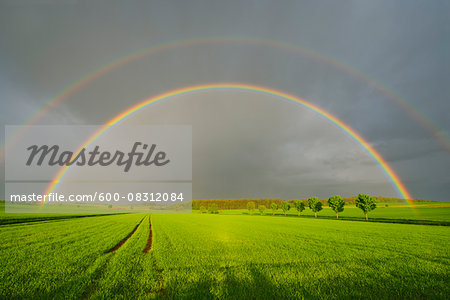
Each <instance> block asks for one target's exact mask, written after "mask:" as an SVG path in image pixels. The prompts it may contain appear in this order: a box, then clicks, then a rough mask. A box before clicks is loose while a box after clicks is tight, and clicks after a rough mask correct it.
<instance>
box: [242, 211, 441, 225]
mask: <svg viewBox="0 0 450 300" xmlns="http://www.w3.org/2000/svg"><path fill="white" fill-rule="evenodd" d="M242 215H248V216H255V217H258V216H259V217H279V218H308V219H326V220H336V221H339V220H343V221H358V222H372V223H394V224H414V225H434V226H450V222H449V221H438V220H417V219H390V218H369V220H367V221H366V219H364V218H362V217H344V216H339V219H336V217H335V216H321V215H319V216H318V217H317V218H315V217H314V216H309V215H300V216H297V215H292V214H288V215H286V216H285V215H281V214H276V215H272V214H264V215H261V214H252V215H250V214H249V213H247V212H243V213H242Z"/></svg>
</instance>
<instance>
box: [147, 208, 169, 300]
mask: <svg viewBox="0 0 450 300" xmlns="http://www.w3.org/2000/svg"><path fill="white" fill-rule="evenodd" d="M148 226H149V231H148V239H147V244H146V245H145V248H144V250H142V253H144V254H147V253H149V252H150V251H152V250H153V229H152V220H151V217H150V216H149V217H148ZM149 255H151V256H152V258H151V259H152V260H153V269H154V270H155V272H156V276H157V281H158V283H159V289H158V290H157V291H150V292H148V293H147V296H155V295H160V296H163V297H164V298H166V297H167V293H166V290H165V289H164V279H163V276H162V273H163V269H162V268H161V267H160V266H159V265H158V263H157V262H156V257H155V255H154V253H150V254H149Z"/></svg>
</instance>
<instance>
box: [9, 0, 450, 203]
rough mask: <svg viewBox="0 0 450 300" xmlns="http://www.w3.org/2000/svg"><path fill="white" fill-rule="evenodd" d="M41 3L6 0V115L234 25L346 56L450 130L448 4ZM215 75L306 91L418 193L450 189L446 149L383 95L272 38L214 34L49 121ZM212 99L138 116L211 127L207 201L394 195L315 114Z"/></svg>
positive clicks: (108, 81) (77, 118) (87, 116)
mask: <svg viewBox="0 0 450 300" xmlns="http://www.w3.org/2000/svg"><path fill="white" fill-rule="evenodd" d="M44 2H45V3H44ZM44 2H42V3H40V4H39V5H31V4H27V3H26V1H21V3H20V5H16V4H12V3H11V1H7V2H2V1H0V6H1V8H0V38H1V43H0V88H1V89H0V93H1V94H0V95H1V98H2V100H1V104H0V111H1V113H0V116H1V121H2V124H3V125H5V124H20V123H22V122H23V121H24V120H26V119H27V117H28V116H29V115H30V114H31V113H32V112H33V111H35V110H36V109H38V108H39V107H40V105H42V104H43V103H44V102H45V101H46V100H48V99H49V98H51V97H52V96H54V95H55V94H56V93H57V92H58V91H60V90H61V89H62V88H63V87H64V86H67V85H68V84H69V83H71V82H73V81H74V80H75V79H77V78H79V77H80V76H82V75H83V74H86V73H87V72H90V71H91V70H93V69H95V68H97V67H98V66H101V65H103V64H105V63H107V62H109V61H111V60H113V59H115V58H117V57H120V56H123V55H125V54H127V53H131V52H132V51H135V50H136V49H140V48H143V47H147V46H150V45H157V44H159V43H161V42H163V41H169V40H177V39H188V38H191V37H202V36H221V35H225V36H249V37H261V38H265V39H274V40H280V41H284V42H287V43H291V44H293V45H299V46H303V47H306V48H310V49H312V50H314V51H317V52H319V53H323V54H325V55H327V56H330V57H332V58H333V59H337V60H339V61H342V62H344V63H346V64H348V65H350V66H353V67H354V68H356V69H358V70H360V71H362V72H363V73H365V74H366V75H368V76H370V77H372V78H374V79H375V80H377V81H379V82H380V83H382V84H383V85H384V86H385V87H386V88H387V89H391V90H392V91H394V92H395V93H396V94H398V95H399V96H401V97H403V98H404V99H406V101H407V102H408V103H409V104H410V105H412V106H413V107H415V108H416V109H417V110H418V111H419V112H421V113H422V114H423V116H425V117H426V118H428V119H429V120H430V121H432V122H433V123H435V124H436V126H437V128H439V129H440V130H441V131H442V133H441V134H447V136H448V134H449V132H450V122H449V120H450V101H448V95H449V94H450V85H449V84H448V78H450V66H449V64H450V59H449V57H448V53H450V38H449V36H450V21H449V19H448V15H449V14H450V8H449V5H448V3H447V2H445V1H429V2H425V1H370V2H369V1H325V2H323V1H321V2H320V3H319V2H318V1H314V2H299V1H292V2H283V4H280V3H275V2H272V1H249V2H246V3H241V2H240V1H239V2H238V1H225V2H224V1H222V2H212V1H147V2H141V3H133V4H130V3H129V2H127V3H122V4H120V5H110V4H108V3H106V2H101V1H99V2H97V1H96V2H95V3H89V2H86V3H84V2H70V3H66V4H67V5H60V4H52V3H51V2H46V1H44ZM15 3H16V2H15ZM211 81H235V82H246V83H253V84H258V85H266V86H270V87H274V88H277V89H279V90H283V91H286V92H290V93H292V94H295V95H298V96H301V97H303V98H305V99H308V100H309V101H311V102H313V103H315V104H316V105H319V106H320V107H322V108H324V109H326V110H327V111H330V112H332V113H333V114H335V115H336V116H337V117H339V118H340V119H342V120H343V121H344V122H346V123H348V124H349V125H350V126H351V127H353V128H354V129H356V130H357V131H358V132H359V133H361V135H362V136H364V137H365V138H366V139H367V140H368V141H369V142H370V143H371V144H373V145H374V147H375V148H376V149H377V150H378V151H380V153H381V154H382V155H383V156H384V157H385V158H386V159H387V160H388V161H389V162H391V165H392V167H393V168H394V169H395V171H396V172H397V173H398V174H399V175H400V177H401V178H402V179H403V180H404V182H405V184H406V186H408V187H409V188H410V190H411V192H412V194H413V195H414V196H416V197H418V198H428V199H436V200H445V199H446V197H447V195H448V194H449V192H450V178H449V176H450V175H449V172H448V169H450V157H449V154H448V152H445V151H443V149H442V147H441V145H439V144H438V143H437V142H436V140H435V139H433V138H432V136H431V135H430V133H429V132H428V131H427V130H425V129H424V128H423V126H422V125H421V124H420V123H418V122H417V120H415V119H414V118H412V117H411V115H409V114H408V113H407V112H406V111H405V110H404V109H402V108H401V107H399V106H398V105H396V104H395V102H394V101H393V100H392V99H391V98H390V96H389V95H386V94H383V93H380V91H379V90H376V89H374V88H373V86H371V85H370V84H367V82H365V81H364V80H362V79H361V78H355V77H354V76H353V75H351V74H349V73H346V72H345V71H343V70H340V69H338V68H336V67H335V66H332V65H329V64H328V63H326V62H324V61H320V60H317V59H316V58H314V57H311V56H307V55H300V54H296V53H293V52H289V51H285V50H282V49H277V48H270V47H263V46H258V45H251V44H245V43H229V44H214V43H212V44H202V45H192V46H189V47H183V48H178V49H176V48H173V49H169V50H167V51H164V52H161V53H156V54H153V55H150V56H148V57H145V58H143V59H140V60H138V61H135V62H132V63H129V64H127V65H125V66H123V67H121V68H119V69H117V70H115V71H114V72H111V73H109V74H107V75H105V76H103V77H100V78H98V79H96V80H95V81H93V82H92V83H90V84H89V85H87V86H85V87H83V89H80V90H79V91H77V93H75V94H73V95H71V96H70V97H69V98H68V99H67V101H65V102H64V103H62V104H61V105H59V106H57V107H55V108H54V109H52V111H51V113H50V114H49V115H48V116H47V117H46V118H45V119H43V120H42V121H41V123H46V124H61V123H74V124H83V123H86V124H98V123H102V122H105V121H106V120H108V119H109V118H111V117H112V116H114V115H115V114H117V113H118V112H120V111H121V110H123V109H125V108H127V107H129V106H130V105H132V104H134V103H136V102H137V101H139V100H142V99H145V98H148V97H150V96H152V95H155V94H157V93H160V92H164V91H167V90H169V89H173V88H178V87H180V86H186V85H191V84H198V83H204V82H211ZM214 97H218V98H220V96H213V95H211V101H209V102H205V101H204V99H203V100H197V102H196V101H195V100H192V101H190V102H189V104H186V103H188V102H186V103H184V102H183V101H185V100H183V99H179V100H177V101H180V103H179V104H178V103H177V104H170V103H169V101H167V104H164V105H163V104H161V105H160V106H155V110H156V111H160V112H161V113H162V114H163V115H164V116H165V118H162V117H160V118H158V117H157V116H156V115H154V114H152V113H151V112H148V114H149V115H148V118H147V119H145V121H141V122H144V123H145V122H147V123H148V122H149V123H152V122H155V120H158V122H160V123H164V122H169V120H170V122H175V121H176V120H178V122H179V123H180V124H196V125H195V126H194V127H195V130H194V137H195V136H196V135H197V136H202V137H204V138H203V140H199V141H198V143H199V144H197V146H195V145H194V148H195V147H197V148H196V149H198V150H197V151H198V152H197V153H198V156H194V167H195V166H197V170H194V172H196V174H197V178H198V180H197V181H195V182H194V194H195V193H197V195H198V197H200V198H208V197H226V196H227V195H229V196H230V197H239V196H243V195H245V196H246V197H251V196H255V197H265V196H273V197H277V196H278V197H286V198H294V197H296V195H299V194H302V193H304V194H305V196H306V195H309V194H320V195H323V196H326V195H327V194H329V193H333V192H334V191H336V192H339V193H342V194H351V193H354V192H356V191H357V190H358V191H359V190H362V191H367V192H371V193H375V194H380V195H393V194H395V191H393V189H392V186H391V184H390V183H389V181H388V180H387V179H386V177H383V176H382V172H381V171H380V170H379V168H378V167H377V166H376V164H375V163H374V161H373V159H372V158H371V157H370V156H368V155H367V153H365V152H364V151H362V150H360V149H359V148H357V145H356V144H355V142H354V141H352V140H351V139H349V138H348V137H347V136H346V135H345V134H344V133H342V132H340V131H339V130H337V131H336V130H335V129H333V127H332V126H331V127H329V125H325V124H326V122H325V123H322V122H321V121H320V120H321V117H320V116H318V115H315V114H309V113H306V114H305V113H304V110H302V109H297V108H295V109H294V108H290V107H291V106H292V104H290V105H288V107H289V108H286V106H285V105H280V104H279V103H278V102H276V101H275V100H274V99H271V100H270V101H268V102H271V101H274V103H273V104H270V103H268V102H267V101H266V100H262V102H261V104H257V103H255V102H254V99H253V100H252V99H250V100H246V99H247V98H249V97H248V96H245V97H244V98H242V95H240V96H236V98H237V100H236V101H235V102H232V101H229V102H226V101H223V100H220V99H219V100H217V99H214ZM250 98H251V97H250ZM182 102H183V103H182ZM198 103H201V105H199V104H198ZM99 107H103V108H102V109H99ZM156 107H161V108H156ZM236 107H239V109H238V110H236ZM294 111H295V112H294ZM297 111H299V112H297ZM224 112H228V113H227V114H225V113H224ZM205 114H208V115H205ZM298 114H300V115H298ZM208 116H211V117H208ZM150 117H151V118H150ZM299 118H300V119H299ZM265 120H267V121H265ZM220 122H221V123H220ZM208 124H214V126H211V125H208ZM220 124H227V125H228V124H231V125H232V124H235V125H237V124H239V125H240V127H236V126H220ZM1 136H2V140H3V133H2V135H1ZM214 136H221V137H222V141H223V143H222V142H219V141H217V140H216V139H215V138H214ZM194 141H195V138H194ZM211 141H214V143H211ZM225 142H226V143H225ZM233 144H234V145H239V147H236V148H233V147H230V146H229V145H233ZM223 147H229V148H228V149H229V150H228V151H220V149H222V148H223ZM261 149H266V150H265V151H261ZM355 149H356V150H355ZM211 153H216V155H214V156H213V157H210V158H209V159H205V158H203V159H202V158H201V154H208V155H211ZM242 153H244V154H245V155H240V154H242ZM299 153H301V155H299ZM282 157H284V158H285V159H284V160H283V159H281V158H282ZM294 158H296V159H294ZM231 161H234V162H235V163H234V164H231V163H230V162H231ZM212 162H214V164H212ZM376 170H378V171H376ZM372 173H373V174H372ZM194 180H195V177H194ZM196 187H197V188H196ZM302 195H303V194H302ZM194 196H195V195H194ZM447 200H448V199H447Z"/></svg>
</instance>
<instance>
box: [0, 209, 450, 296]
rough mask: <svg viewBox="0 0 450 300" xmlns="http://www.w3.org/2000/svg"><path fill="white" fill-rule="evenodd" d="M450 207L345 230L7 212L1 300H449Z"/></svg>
mask: <svg viewBox="0 0 450 300" xmlns="http://www.w3.org/2000/svg"><path fill="white" fill-rule="evenodd" d="M446 205H447V206H446ZM446 205H444V206H438V205H436V206H434V207H432V205H424V206H423V207H419V208H416V210H415V211H414V212H411V211H410V208H408V207H406V206H401V205H390V206H388V207H381V206H380V207H379V208H377V210H375V211H373V212H372V213H371V214H370V219H369V222H366V221H364V220H363V219H362V214H361V212H360V211H357V210H356V209H354V210H352V208H350V207H349V208H346V210H345V211H344V212H343V213H342V219H339V220H335V219H333V218H332V217H333V212H332V211H331V210H330V209H329V208H325V209H324V210H323V211H321V212H320V213H319V218H317V219H316V218H314V217H312V215H311V213H310V212H309V211H308V210H306V211H305V212H303V213H302V214H303V215H302V216H301V217H298V216H296V213H295V212H293V211H290V212H289V215H288V216H284V215H282V213H281V212H279V211H277V213H276V215H275V216H272V213H271V211H269V210H268V211H266V213H265V214H264V215H260V214H259V213H257V212H254V213H253V214H252V215H250V214H249V212H248V211H245V210H233V211H220V213H219V214H201V213H199V212H198V211H194V212H193V213H191V214H151V215H149V214H111V215H91V216H75V215H44V216H40V219H34V220H32V222H31V221H30V220H31V219H33V218H37V216H39V215H29V216H28V217H27V216H25V215H21V216H18V215H8V214H3V215H1V218H0V220H1V221H2V222H1V223H0V239H1V243H0V257H1V258H2V259H1V271H0V298H1V299H30V298H40V299H49V298H58V299H62V298H64V299H113V298H123V299H147V298H150V299H152V298H163V299H164V298H176V299H178V298H181V299H205V298H206V299H208V298H211V299H214V298H219V299H222V298H228V299H286V298H293V299H299V298H300V299H301V298H306V299H317V298H320V299H344V298H345V299H347V298H369V299H448V295H450V287H449V282H450V276H449V275H450V247H449V245H450V227H449V226H448V225H450V224H449V220H450V207H448V203H447V204H446ZM346 217H347V218H346ZM377 219H378V221H379V222H378V221H377ZM386 220H391V221H392V222H387V221H386ZM399 220H400V221H399ZM408 220H412V223H414V224H407V223H408ZM417 220H419V221H420V220H422V221H423V222H424V223H425V224H426V225H423V224H419V223H418V221H417ZM427 220H428V221H433V222H435V223H433V222H431V223H426V222H425V221H427ZM398 222H400V223H403V224H399V223H398Z"/></svg>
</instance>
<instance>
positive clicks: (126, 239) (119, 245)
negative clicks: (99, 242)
mask: <svg viewBox="0 0 450 300" xmlns="http://www.w3.org/2000/svg"><path fill="white" fill-rule="evenodd" d="M144 219H145V217H144V218H142V220H141V221H140V222H139V223H138V224H137V225H136V226H135V227H134V229H133V230H132V231H131V232H130V233H129V234H128V235H127V236H126V237H125V238H123V239H122V240H121V241H120V242H119V243H118V244H117V245H115V246H114V247H113V248H112V249H110V250H108V251H107V252H106V253H112V252H115V251H117V250H119V248H120V247H122V245H123V244H125V243H126V241H128V239H129V238H130V237H131V236H132V235H133V234H134V233H135V232H136V230H137V229H138V228H139V226H140V225H141V223H142V221H144Z"/></svg>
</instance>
